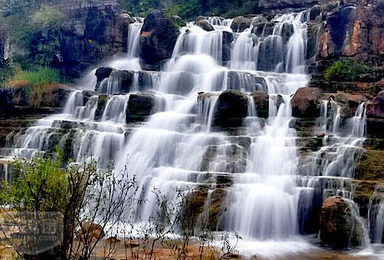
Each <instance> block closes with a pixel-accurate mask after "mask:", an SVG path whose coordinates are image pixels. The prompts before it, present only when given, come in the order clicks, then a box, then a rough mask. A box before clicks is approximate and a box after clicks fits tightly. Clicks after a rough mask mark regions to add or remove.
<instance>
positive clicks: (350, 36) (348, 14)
mask: <svg viewBox="0 0 384 260" xmlns="http://www.w3.org/2000/svg"><path fill="white" fill-rule="evenodd" d="M367 2H368V1H351V2H350V3H341V4H340V5H338V6H336V7H335V8H333V9H332V10H330V11H329V12H327V13H326V15H325V16H323V17H322V18H321V17H317V19H321V20H323V23H322V25H323V28H322V29H321V34H320V39H319V43H318V59H319V60H323V59H325V60H327V59H337V58H340V57H350V58H353V59H354V60H359V61H363V62H368V63H371V64H374V65H377V62H380V63H381V62H383V61H384V17H383V13H384V2H376V1H375V2H376V3H369V4H367ZM369 2H371V1H369ZM372 2H373V1H372Z"/></svg>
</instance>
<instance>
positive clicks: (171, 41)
mask: <svg viewBox="0 0 384 260" xmlns="http://www.w3.org/2000/svg"><path fill="white" fill-rule="evenodd" d="M179 33H180V32H179V30H178V26H177V24H175V23H174V22H173V20H172V19H171V18H169V17H167V15H166V13H165V11H164V10H163V11H160V10H154V11H152V12H151V13H149V14H148V15H147V17H146V18H145V20H144V24H143V28H142V30H141V35H140V57H141V59H142V63H143V64H142V65H143V67H144V68H145V69H147V70H159V69H160V67H161V62H163V61H165V60H167V59H169V58H171V56H172V51H173V47H174V46H175V43H176V40H177V37H178V35H179Z"/></svg>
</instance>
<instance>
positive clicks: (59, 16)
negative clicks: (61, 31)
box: [31, 5, 65, 30]
mask: <svg viewBox="0 0 384 260" xmlns="http://www.w3.org/2000/svg"><path fill="white" fill-rule="evenodd" d="M31 18H32V23H33V26H34V27H35V28H37V29H40V30H41V29H46V28H48V29H52V28H59V27H60V25H61V23H62V22H64V20H65V15H64V14H63V13H61V12H60V11H59V10H58V9H56V8H55V7H52V6H49V5H42V6H41V7H40V9H39V10H38V11H36V12H35V13H33V14H32V16H31Z"/></svg>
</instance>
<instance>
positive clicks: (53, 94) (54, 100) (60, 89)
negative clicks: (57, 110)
mask: <svg viewBox="0 0 384 260" xmlns="http://www.w3.org/2000/svg"><path fill="white" fill-rule="evenodd" d="M71 91H72V90H71V89H69V88H68V87H66V86H64V85H57V86H54V87H52V88H51V89H50V90H48V91H46V92H45V93H43V96H42V99H41V102H40V104H39V105H40V106H41V107H64V106H65V104H66V101H67V99H68V97H69V95H70V93H71Z"/></svg>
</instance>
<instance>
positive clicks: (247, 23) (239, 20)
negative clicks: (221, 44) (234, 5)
mask: <svg viewBox="0 0 384 260" xmlns="http://www.w3.org/2000/svg"><path fill="white" fill-rule="evenodd" d="M251 23H252V19H251V18H248V17H244V16H238V17H236V18H234V19H233V21H232V24H231V29H232V30H233V31H234V32H243V31H244V30H245V29H247V28H250V27H251Z"/></svg>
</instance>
